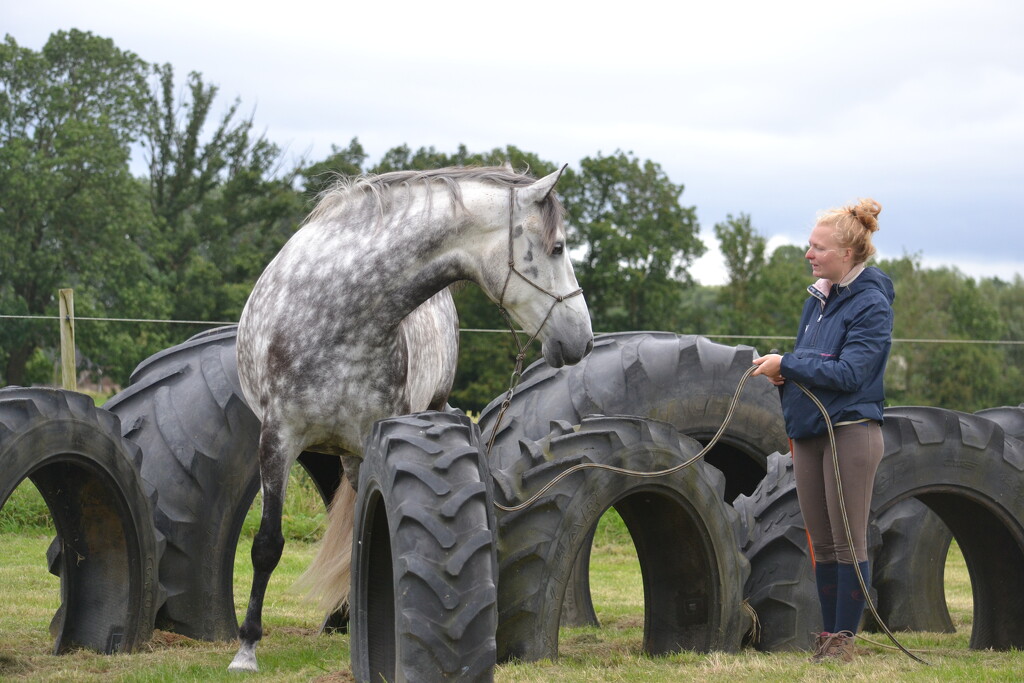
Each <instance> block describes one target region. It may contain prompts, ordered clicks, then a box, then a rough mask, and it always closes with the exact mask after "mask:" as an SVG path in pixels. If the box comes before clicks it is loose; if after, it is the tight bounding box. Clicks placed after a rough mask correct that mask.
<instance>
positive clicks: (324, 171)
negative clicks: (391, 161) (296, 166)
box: [301, 138, 367, 208]
mask: <svg viewBox="0 0 1024 683" xmlns="http://www.w3.org/2000/svg"><path fill="white" fill-rule="evenodd" d="M366 157H367V154H366V151H365V150H364V149H363V146H362V145H361V144H359V139H358V138H352V141H351V142H349V143H348V147H346V148H344V149H343V148H341V147H338V146H337V145H331V154H330V156H329V157H327V158H326V159H324V160H323V161H319V162H317V163H315V164H313V165H311V166H307V167H305V168H303V169H302V171H301V175H302V179H303V184H304V186H305V199H306V203H307V205H308V206H309V207H310V208H312V206H313V204H314V203H315V201H316V198H317V197H318V196H319V195H320V193H321V192H323V191H324V190H326V189H328V188H329V187H330V186H331V185H333V184H334V183H335V182H337V180H338V179H339V178H344V177H350V176H357V175H359V174H361V173H362V172H363V170H362V169H363V164H364V163H366Z"/></svg>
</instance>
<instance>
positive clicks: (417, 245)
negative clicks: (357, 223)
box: [304, 211, 468, 333]
mask: <svg viewBox="0 0 1024 683" xmlns="http://www.w3.org/2000/svg"><path fill="white" fill-rule="evenodd" d="M434 213H435V214H436V215H435V216H433V217H432V218H431V219H430V221H429V222H428V223H426V224H423V223H421V222H419V221H414V220H413V221H403V222H396V224H393V225H388V226H384V227H383V228H382V229H380V230H364V229H361V228H359V227H349V226H330V225H327V226H322V227H321V228H320V229H318V226H314V225H311V226H307V228H311V229H312V230H311V234H310V236H309V239H310V240H311V241H312V243H313V244H315V245H317V246H316V247H314V248H315V249H316V252H317V257H316V262H317V265H316V266H315V269H316V270H317V271H318V272H319V273H320V274H321V275H323V277H318V278H317V280H318V281H319V282H323V283H326V286H327V287H328V288H329V289H330V290H331V291H330V293H329V294H327V298H328V299H331V300H333V303H334V306H332V308H333V309H334V314H336V315H342V316H345V315H354V319H358V320H360V321H361V325H362V326H364V329H363V331H369V329H373V330H374V331H376V332H380V333H384V332H390V331H392V330H394V329H396V328H397V327H398V325H399V324H400V323H401V321H402V320H403V319H404V318H405V317H406V316H408V315H409V313H411V312H412V311H413V310H414V309H415V308H417V307H418V306H419V305H420V304H422V303H423V302H424V301H426V300H427V299H429V298H430V297H431V296H433V295H434V294H436V293H437V292H439V291H440V290H442V289H444V288H445V287H446V286H448V285H449V284H451V283H453V282H455V281H457V280H460V279H464V278H465V277H466V276H467V273H466V264H465V263H464V261H463V259H462V257H461V256H460V255H459V254H458V253H457V250H456V249H454V247H455V245H456V243H457V242H458V241H459V239H460V238H461V237H462V236H461V235H460V229H461V228H462V227H464V226H465V225H466V224H468V221H467V220H466V219H465V218H463V217H460V216H456V217H452V216H451V215H450V212H448V211H435V212H434ZM305 229H306V228H304V230H305ZM317 233H320V234H319V235H317ZM318 242H319V244H317V243H318ZM339 255H340V256H341V258H337V256H339ZM325 294H326V293H325ZM368 312H369V313H372V315H367V313H368ZM367 328H369V329H367Z"/></svg>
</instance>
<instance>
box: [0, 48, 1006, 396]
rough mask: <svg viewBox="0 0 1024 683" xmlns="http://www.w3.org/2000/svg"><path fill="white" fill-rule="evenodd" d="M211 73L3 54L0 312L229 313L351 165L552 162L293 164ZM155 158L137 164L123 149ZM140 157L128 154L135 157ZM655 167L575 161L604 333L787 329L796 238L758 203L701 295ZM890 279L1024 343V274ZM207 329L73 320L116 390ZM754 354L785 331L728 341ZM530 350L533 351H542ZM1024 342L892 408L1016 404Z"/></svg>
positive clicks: (460, 154)
mask: <svg viewBox="0 0 1024 683" xmlns="http://www.w3.org/2000/svg"><path fill="white" fill-rule="evenodd" d="M218 96H219V90H218V88H217V87H216V86H215V85H212V84H210V83H207V82H206V81H204V79H203V77H202V75H201V74H199V73H190V74H188V75H187V76H186V77H185V79H184V81H183V82H182V83H179V82H177V81H176V79H175V74H174V70H173V68H172V67H171V65H168V64H163V65H154V64H149V63H147V62H145V61H143V60H142V59H141V58H140V57H138V56H136V55H134V54H133V53H131V52H127V51H124V50H121V49H119V48H118V47H117V46H116V45H115V44H114V43H113V42H112V41H111V40H109V39H106V38H102V37H99V36H96V35H93V34H91V33H87V32H82V31H78V30H69V31H60V32H56V33H54V34H53V35H51V36H50V38H49V40H48V41H47V43H46V44H45V45H44V46H43V47H42V49H41V50H39V51H38V52H37V51H33V50H31V49H27V48H24V47H21V46H19V45H18V44H17V42H16V41H15V39H14V38H13V37H11V36H9V35H8V36H6V38H5V40H4V42H3V44H2V45H0V314H3V315H9V316H10V315H26V316H29V315H53V314H55V313H56V310H57V299H56V296H57V290H58V289H59V288H62V287H73V288H74V289H75V296H76V299H75V306H76V313H77V315H78V316H82V317H86V316H88V317H117V318H133V319H147V320H151V319H159V320H194V321H217V320H221V321H232V320H237V319H238V316H239V314H240V313H241V309H242V306H243V305H244V303H245V300H246V297H247V296H248V293H249V291H250V289H251V287H252V285H253V283H254V282H255V280H256V278H257V277H258V276H259V274H260V273H261V272H262V270H263V268H264V266H265V265H266V264H267V263H268V262H269V261H270V259H271V258H272V257H273V256H274V254H275V253H276V252H277V251H278V250H279V249H280V247H281V246H282V245H283V244H284V242H285V241H286V240H287V239H288V238H289V236H290V235H291V234H292V233H293V232H294V230H295V229H296V227H297V226H298V225H299V224H300V223H301V221H302V219H303V217H304V216H305V215H306V213H308V211H309V210H310V208H311V207H312V206H313V203H314V202H315V199H316V197H317V195H318V194H319V193H320V192H321V191H322V190H324V189H325V188H326V187H327V186H328V185H329V184H330V183H331V182H333V180H334V179H335V178H336V177H337V176H338V175H342V176H347V175H356V174H363V173H384V172H387V171H394V170H405V169H429V168H438V167H442V166H461V165H496V164H501V163H503V162H505V161H508V162H510V163H511V164H512V165H513V167H515V168H516V169H523V168H529V169H530V171H531V172H532V173H533V174H534V175H536V176H538V177H539V176H542V175H544V174H546V173H548V172H550V171H553V170H554V169H555V168H556V165H555V164H554V163H553V162H551V161H548V160H545V159H541V158H540V157H539V156H538V155H536V154H534V153H531V152H528V151H525V150H521V149H518V148H517V147H515V146H512V145H508V146H506V147H504V148H497V149H492V150H486V151H470V150H468V149H466V148H465V147H464V146H459V148H458V149H456V150H455V151H453V152H443V151H440V150H437V149H435V148H434V147H420V148H418V149H415V150H414V149H412V148H410V147H408V146H406V145H399V146H397V147H394V148H392V149H390V150H388V151H387V152H385V153H384V154H383V156H381V158H380V159H378V160H376V161H375V162H372V161H371V160H370V159H369V156H368V154H367V153H366V152H365V150H364V149H363V147H362V145H361V144H360V143H359V140H358V138H357V137H353V138H352V139H351V140H350V141H349V142H348V143H347V145H344V146H342V145H337V146H334V147H332V149H331V153H330V154H329V155H328V156H327V158H325V159H322V160H318V161H311V160H308V159H300V160H297V161H294V160H291V161H290V160H289V159H288V158H287V157H286V155H285V153H284V150H283V149H282V148H281V147H280V146H278V145H277V144H275V143H274V142H273V141H271V140H269V139H267V137H266V136H265V135H262V134H259V133H258V132H257V130H258V129H257V126H256V122H255V120H254V118H253V116H252V115H248V116H247V115H244V114H243V110H242V103H241V102H240V101H238V100H237V99H236V100H234V101H232V102H229V103H227V104H226V105H221V104H220V100H219V99H218ZM139 156H141V157H142V158H143V159H144V161H145V170H144V172H142V173H138V172H134V173H133V171H132V160H133V158H136V159H137V158H138V157H139ZM136 167H137V166H136ZM683 191H684V187H683V185H682V184H677V183H675V182H673V181H672V180H671V179H670V178H669V177H668V176H667V175H666V173H665V172H664V170H663V169H662V168H661V166H660V165H659V164H658V163H657V162H655V161H651V160H642V159H639V158H637V157H636V156H635V155H633V154H632V153H629V152H624V151H616V152H615V153H613V154H610V155H603V154H601V153H597V154H595V155H594V156H591V157H587V158H584V159H581V160H580V161H579V162H578V164H576V168H570V169H567V170H566V173H565V174H564V176H563V178H562V180H561V181H560V182H559V187H558V192H559V195H560V197H561V198H562V201H563V204H564V206H565V208H566V220H567V228H568V232H569V241H570V244H571V245H573V251H572V253H573V254H574V262H575V267H576V272H577V276H578V278H579V280H580V284H581V285H582V287H583V288H584V292H585V295H586V298H587V303H588V305H589V307H590V311H591V314H592V317H593V323H594V329H595V330H597V331H600V332H613V331H621V330H669V331H673V332H678V333H683V334H704V335H708V336H712V337H714V336H716V335H751V337H762V336H781V337H792V336H793V335H794V334H795V329H796V325H797V324H798V319H799V312H800V308H801V305H802V302H803V300H804V299H805V298H806V286H807V284H808V282H809V279H810V270H809V268H808V266H807V264H806V262H805V260H804V258H803V251H802V250H801V249H800V248H798V247H793V246H786V247H781V248H778V249H775V250H774V251H773V252H771V253H768V252H767V250H766V238H765V237H764V236H763V235H761V234H760V233H759V232H758V231H757V230H756V228H755V227H754V225H753V222H752V219H751V217H750V216H749V215H746V214H743V213H740V214H738V215H737V216H729V217H728V218H727V219H726V220H725V221H723V222H722V223H719V224H717V225H715V226H714V231H715V235H716V237H717V239H718V241H719V244H720V247H721V250H722V252H723V255H724V257H725V263H726V265H725V267H726V270H727V275H728V284H726V285H724V286H721V287H714V286H701V285H699V284H697V283H695V282H694V280H693V279H692V277H691V275H690V268H691V266H692V264H693V262H694V260H695V259H697V258H699V257H700V256H701V255H702V254H703V253H704V251H705V248H706V247H705V245H704V244H703V243H702V241H701V239H700V236H699V231H700V230H699V229H700V226H699V224H698V221H697V214H696V207H693V206H686V205H685V203H684V202H683V201H682V195H683ZM878 265H880V266H881V267H882V268H883V270H886V272H888V273H889V274H890V275H891V276H892V277H893V280H894V281H895V284H896V291H897V301H896V330H895V336H896V337H898V338H915V339H917V338H928V339H962V340H977V339H985V340H1021V339H1024V333H1022V332H1024V330H1022V329H1021V328H1022V326H1024V322H1022V321H1024V282H1022V280H1021V278H1020V277H1017V278H1016V279H1015V280H1014V282H1003V281H1000V280H998V279H995V278H993V279H985V280H982V281H980V282H976V281H975V280H973V279H971V278H968V277H966V276H964V275H963V274H961V273H960V272H958V271H956V270H955V269H925V268H922V267H921V263H920V260H919V258H918V257H916V256H905V257H903V258H900V259H896V260H890V261H884V262H881V263H879V264H878ZM455 296H456V302H457V305H458V307H459V312H460V316H461V319H462V327H463V328H467V329H475V328H483V329H499V328H501V327H502V325H503V323H502V320H501V317H500V316H499V315H498V313H497V311H496V309H495V307H494V305H493V303H492V302H490V301H489V300H487V299H486V297H485V296H484V295H483V294H482V292H481V291H480V290H479V289H478V288H476V287H475V286H469V287H461V288H458V290H457V291H456V293H455ZM203 329H206V327H203V326H195V327H189V326H185V325H166V324H162V325H158V324H152V323H145V322H93V321H90V322H88V323H82V324H80V325H79V329H78V335H77V341H78V346H79V349H80V353H81V358H82V359H83V360H82V362H83V363H84V364H85V365H86V367H87V369H89V370H90V371H91V372H94V373H96V374H103V375H106V376H109V377H111V378H113V379H114V380H115V381H116V382H118V383H122V384H123V383H125V382H127V381H128V377H129V375H130V373H131V371H132V369H133V368H134V367H135V365H137V364H138V363H139V362H140V361H141V360H143V359H144V358H146V357H148V356H149V355H151V354H153V353H155V352H157V351H159V350H162V349H164V348H166V347H168V346H170V345H173V344H176V343H179V342H181V341H183V340H184V339H185V338H187V337H188V336H190V335H191V334H194V333H196V332H199V331H202V330H203ZM742 342H747V343H752V344H753V345H755V346H757V347H758V348H759V349H760V350H762V351H766V350H767V349H768V348H769V347H772V346H774V347H778V348H780V349H785V348H786V345H787V343H789V344H791V343H792V342H787V341H786V340H780V341H772V342H770V343H769V342H766V341H764V340H761V339H755V338H751V339H731V340H729V342H728V343H742ZM460 344H461V349H460V363H459V370H458V376H457V378H456V382H455V390H454V392H453V395H452V399H451V402H452V404H453V405H456V406H458V407H462V408H464V409H467V410H479V409H480V408H481V407H482V406H484V405H485V404H486V403H487V402H489V401H490V400H492V399H493V398H495V397H498V396H500V395H501V394H503V393H504V391H505V390H506V389H507V385H508V381H509V374H510V372H511V370H512V367H513V364H514V359H515V354H516V347H515V345H514V343H513V341H512V340H511V338H510V337H509V336H507V335H503V336H497V335H494V334H484V333H464V334H463V335H462V338H461V340H460ZM55 346H56V332H55V326H54V325H53V323H52V321H40V320H33V319H23V318H4V319H2V320H0V384H2V383H6V384H31V383H34V382H43V383H45V382H47V381H50V379H51V377H52V374H53V366H54V354H55V350H54V347H55ZM531 353H532V355H531V356H530V357H528V359H527V361H528V362H529V361H532V360H534V359H535V358H536V357H537V350H536V349H533V350H532V352H531ZM1022 361H1024V348H1022V347H1021V346H1019V345H1010V344H1005V345H980V344H927V343H900V344H897V345H896V346H895V347H894V351H893V361H892V362H891V364H890V370H889V373H888V377H887V380H888V390H889V391H888V393H889V398H890V402H891V403H893V404H924V405H940V406H944V407H947V408H955V409H960V410H968V411H973V410H978V409H980V408H984V407H990V406H995V405H1004V404H1014V405H1015V404H1017V403H1020V402H1021V401H1022V400H1024V399H1022V396H1021V391H1020V386H1021V380H1022V376H1021V375H1022V370H1021V368H1022V367H1024V364H1022Z"/></svg>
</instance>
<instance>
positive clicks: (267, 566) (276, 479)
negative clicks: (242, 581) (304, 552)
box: [228, 422, 291, 671]
mask: <svg viewBox="0 0 1024 683" xmlns="http://www.w3.org/2000/svg"><path fill="white" fill-rule="evenodd" d="M259 458H260V479H261V480H262V492H263V513H262V516H261V518H260V529H259V531H258V532H256V536H255V537H254V538H253V541H252V569H253V577H252V591H251V592H250V593H249V608H248V610H246V613H245V621H243V622H242V626H241V627H240V628H239V629H238V638H239V640H240V641H241V643H240V645H239V647H238V653H237V654H236V655H235V658H234V660H232V662H231V664H230V666H228V671H257V670H258V666H257V664H256V644H257V643H258V642H259V641H260V638H262V637H263V617H262V615H263V598H264V596H265V595H266V592H267V584H268V583H269V582H270V575H271V574H272V573H273V571H274V568H275V567H277V563H278V561H280V559H281V553H282V551H283V550H284V535H283V534H282V533H281V513H282V510H283V506H284V493H285V486H286V485H287V483H288V466H289V465H290V463H291V458H290V457H289V453H287V449H286V447H285V444H284V443H282V439H281V436H280V435H279V433H278V432H277V431H275V430H273V429H271V428H269V427H268V425H267V422H264V424H263V428H262V430H261V431H260V447H259Z"/></svg>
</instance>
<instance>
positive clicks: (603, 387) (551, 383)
mask: <svg viewBox="0 0 1024 683" xmlns="http://www.w3.org/2000/svg"><path fill="white" fill-rule="evenodd" d="M756 357H757V352H756V351H755V349H753V348H752V347H750V346H727V345H723V344H716V343H714V342H712V341H710V340H708V339H707V338H705V337H700V336H694V335H676V334H673V333H670V332H619V333H614V334H603V335H598V337H597V338H596V339H595V342H594V350H593V351H592V352H591V353H590V355H588V356H587V357H586V358H584V359H583V360H582V361H581V362H580V363H579V364H577V365H574V366H565V367H562V368H559V369H554V368H551V367H550V366H548V365H547V364H545V363H543V362H540V361H539V362H537V363H534V364H533V365H531V366H530V367H529V368H527V370H526V371H525V372H524V373H523V378H522V381H521V382H520V383H519V386H518V387H517V388H516V391H515V393H514V395H513V397H512V400H511V402H510V405H509V406H508V408H507V410H506V411H505V413H504V415H502V414H501V409H502V402H503V400H504V397H500V398H499V399H497V400H495V401H493V402H492V403H491V404H490V405H488V406H487V407H486V408H485V409H484V411H483V412H482V413H481V416H480V429H481V433H482V434H483V437H484V438H485V439H490V437H491V435H492V432H493V430H494V426H495V423H497V422H498V420H499V418H500V420H501V422H500V425H499V428H498V433H497V434H496V435H495V441H494V447H493V450H492V454H491V459H492V463H491V465H492V468H495V469H501V468H503V467H505V461H506V459H508V460H510V461H512V462H515V461H516V458H517V457H518V453H519V448H520V446H519V442H520V441H521V440H525V441H533V440H537V439H541V438H543V437H545V436H547V434H548V433H549V432H550V431H551V429H552V425H553V424H557V423H558V422H568V423H569V424H578V423H579V422H580V420H581V419H582V418H583V417H585V416H587V415H592V414H593V415H636V416H639V417H644V418H652V419H657V420H662V421H665V422H668V423H670V424H672V425H674V426H675V428H676V429H677V430H678V431H679V432H680V433H682V434H685V435H687V436H689V437H691V438H694V439H696V440H697V441H699V442H700V443H701V444H704V445H706V444H708V443H709V442H710V441H711V438H712V437H713V436H714V435H715V433H716V432H717V431H718V429H719V427H721V425H722V423H723V422H724V420H725V416H726V413H727V411H728V407H729V404H730V402H731V401H732V398H733V395H734V394H735V392H736V388H737V385H738V383H739V380H740V377H741V376H742V375H743V373H744V372H745V371H746V370H747V369H748V368H749V367H750V366H751V365H752V364H753V360H754V358H756ZM787 443H788V442H787V438H786V432H785V425H784V423H783V420H782V408H781V406H780V404H779V398H778V393H777V391H776V389H775V387H774V386H772V385H771V384H770V383H769V382H766V381H764V380H763V379H759V378H754V379H751V380H748V382H747V384H746V385H745V387H744V389H743V391H742V393H741V394H740V396H739V400H738V403H737V406H736V410H735V413H734V415H733V418H732V420H731V421H730V423H729V425H728V427H727V428H726V430H725V432H723V434H722V437H721V438H720V439H719V441H718V443H717V444H716V445H715V447H714V448H712V450H711V451H710V452H709V453H708V454H707V455H706V456H705V460H707V462H708V463H709V464H711V465H714V466H715V467H716V468H718V469H719V470H721V471H722V472H723V473H724V474H725V490H724V493H723V497H724V499H725V500H726V501H732V500H733V499H734V498H735V497H736V496H737V495H739V494H740V493H750V492H752V491H753V490H754V487H756V486H757V484H758V482H760V480H761V478H762V477H763V476H764V471H765V462H766V459H767V457H768V455H769V454H770V453H774V452H776V451H785V450H788V446H787ZM591 540H592V539H591ZM591 546H592V542H591V541H588V542H585V543H583V544H582V546H581V549H580V553H579V555H578V556H577V558H576V567H575V569H574V571H573V574H572V577H571V579H570V581H569V588H568V590H567V591H566V593H565V605H564V606H563V610H562V625H563V626H581V625H597V624H598V619H597V614H596V612H595V610H594V606H593V601H592V599H591V595H590V576H589V567H590V556H591Z"/></svg>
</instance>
